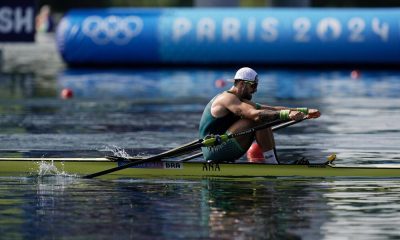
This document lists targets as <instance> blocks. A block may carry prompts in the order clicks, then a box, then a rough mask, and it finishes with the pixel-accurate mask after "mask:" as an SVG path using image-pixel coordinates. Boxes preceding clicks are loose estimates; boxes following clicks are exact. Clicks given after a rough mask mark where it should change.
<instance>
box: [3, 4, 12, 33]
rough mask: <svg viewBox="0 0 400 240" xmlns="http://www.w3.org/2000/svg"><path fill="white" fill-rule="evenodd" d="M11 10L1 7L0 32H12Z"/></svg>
mask: <svg viewBox="0 0 400 240" xmlns="http://www.w3.org/2000/svg"><path fill="white" fill-rule="evenodd" d="M12 12H13V10H12V8H9V7H2V8H0V32H1V33H9V32H11V31H12V27H13V22H12Z"/></svg>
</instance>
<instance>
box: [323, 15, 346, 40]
mask: <svg viewBox="0 0 400 240" xmlns="http://www.w3.org/2000/svg"><path fill="white" fill-rule="evenodd" d="M329 29H331V30H332V33H331V34H330V35H328V34H327V32H328V31H329ZM341 33H342V26H341V25H340V22H339V20H337V19H336V18H330V17H329V18H324V19H322V20H321V21H320V22H319V24H318V26H317V35H318V37H319V38H320V39H321V40H323V41H333V40H335V39H338V38H339V37H340V34H341Z"/></svg>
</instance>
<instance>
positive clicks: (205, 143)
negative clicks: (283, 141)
mask: <svg viewBox="0 0 400 240" xmlns="http://www.w3.org/2000/svg"><path fill="white" fill-rule="evenodd" d="M281 123H283V121H282V120H275V121H272V122H267V123H264V124H261V125H259V126H256V127H254V128H250V129H248V130H245V131H242V132H237V133H232V134H229V135H227V134H224V135H221V136H212V137H210V138H205V139H199V140H195V141H192V142H190V143H188V144H185V145H182V146H180V147H177V148H174V149H171V150H169V151H166V152H162V153H160V154H157V155H154V156H151V157H148V158H145V159H143V160H139V161H134V162H130V163H127V164H125V165H121V166H118V167H115V168H110V169H107V170H104V171H100V172H96V173H93V174H89V175H86V176H84V177H83V178H94V177H98V176H102V175H105V174H108V173H112V172H116V171H119V170H123V169H126V168H129V167H133V166H135V165H139V164H142V163H146V162H153V161H159V160H161V159H163V158H167V157H172V156H176V155H180V154H183V153H187V152H190V151H194V150H196V149H199V148H201V147H211V146H215V145H218V144H221V143H222V142H225V141H227V140H228V139H231V138H236V137H239V136H243V135H247V134H250V133H254V132H256V131H258V130H260V129H263V128H268V127H273V126H276V125H278V124H281Z"/></svg>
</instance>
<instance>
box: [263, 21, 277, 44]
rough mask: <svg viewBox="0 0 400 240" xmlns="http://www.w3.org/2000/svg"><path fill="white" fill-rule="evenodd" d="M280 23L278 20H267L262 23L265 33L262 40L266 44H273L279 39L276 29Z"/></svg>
mask: <svg viewBox="0 0 400 240" xmlns="http://www.w3.org/2000/svg"><path fill="white" fill-rule="evenodd" d="M278 24H279V21H278V20H277V19H276V18H272V17H269V18H266V19H264V20H263V21H262V28H263V29H264V30H265V32H263V33H262V35H261V38H262V39H263V40H264V41H266V42H273V41H275V40H276V39H278V35H279V34H278V30H277V29H276V27H277V25H278Z"/></svg>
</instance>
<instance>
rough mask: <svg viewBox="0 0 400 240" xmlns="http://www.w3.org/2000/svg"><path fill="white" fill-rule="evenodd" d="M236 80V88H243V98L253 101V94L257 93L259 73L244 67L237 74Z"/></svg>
mask: <svg viewBox="0 0 400 240" xmlns="http://www.w3.org/2000/svg"><path fill="white" fill-rule="evenodd" d="M234 80H235V86H239V85H242V86H243V90H242V93H241V94H242V98H244V99H248V100H251V98H252V94H253V93H255V92H256V91H257V85H258V74H257V72H256V71H254V70H253V69H251V68H249V67H243V68H241V69H239V70H238V71H237V72H236V74H235V78H234Z"/></svg>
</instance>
